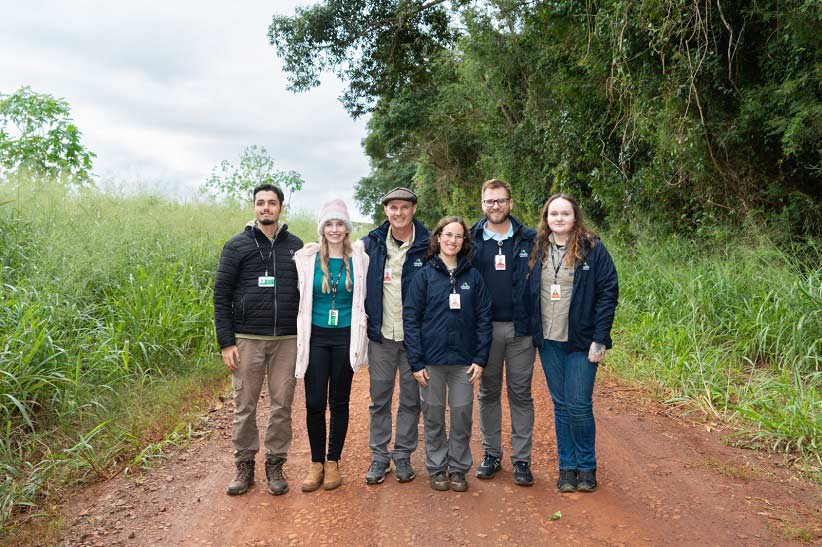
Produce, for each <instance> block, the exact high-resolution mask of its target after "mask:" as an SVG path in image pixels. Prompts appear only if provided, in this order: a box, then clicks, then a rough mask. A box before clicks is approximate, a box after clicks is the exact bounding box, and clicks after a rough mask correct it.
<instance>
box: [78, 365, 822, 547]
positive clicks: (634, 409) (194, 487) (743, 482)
mask: <svg viewBox="0 0 822 547" xmlns="http://www.w3.org/2000/svg"><path fill="white" fill-rule="evenodd" d="M533 392H534V399H535V405H536V415H537V421H536V425H535V433H534V447H533V454H534V457H533V460H534V463H533V471H534V475H535V479H536V484H535V486H533V487H531V488H524V487H518V486H515V485H514V484H513V482H512V476H511V466H510V462H508V461H507V460H506V461H504V462H503V472H502V473H501V474H498V475H497V477H496V478H495V479H494V480H492V481H479V480H478V479H476V478H475V477H474V474H473V470H472V473H471V474H469V490H468V492H465V493H456V492H435V491H433V490H432V489H431V488H430V487H429V485H428V481H427V478H426V476H425V472H424V471H425V470H424V465H423V443H422V425H420V448H419V450H418V451H417V452H416V453H415V454H414V455H413V458H412V463H413V465H414V467H415V468H416V469H417V473H418V476H417V478H416V480H414V481H413V482H411V483H408V484H399V483H398V482H397V481H396V480H395V478H394V475H393V474H391V475H389V476H388V478H387V479H386V481H385V483H384V484H382V485H379V486H367V485H366V484H365V481H364V474H365V471H366V469H367V467H368V464H369V461H370V451H369V449H368V404H369V397H368V371H367V369H364V370H363V371H362V372H360V373H357V374H356V375H355V378H354V386H353V390H352V396H351V425H350V428H349V432H348V439H347V442H346V446H345V450H344V452H343V461H342V474H343V479H344V481H345V482H344V483H343V486H342V487H341V488H339V489H338V490H335V491H331V492H326V491H323V490H322V489H321V490H319V491H317V492H313V493H310V494H304V493H302V492H300V488H299V487H300V482H301V481H302V478H303V474H304V472H305V471H306V469H307V466H308V462H309V459H310V455H309V448H308V439H307V436H306V432H305V411H304V406H303V402H304V396H303V390H302V386H301V384H300V383H298V388H297V393H296V395H295V399H294V407H295V408H294V410H295V411H294V441H293V444H292V449H291V453H290V455H289V460H288V463H287V464H286V466H285V470H286V473H287V475H288V477H289V482H290V486H291V491H290V492H289V493H287V494H285V495H284V496H278V497H272V496H270V495H268V494H267V492H266V490H265V482H264V470H263V466H262V462H261V461H260V458H258V462H257V483H256V485H255V487H254V488H252V489H251V490H250V491H249V492H248V493H247V494H246V495H244V496H239V497H229V496H227V495H225V493H224V491H225V486H226V484H227V483H228V482H229V480H231V478H232V476H233V467H232V456H231V441H230V430H231V410H232V408H231V404H230V403H228V404H226V405H225V408H221V409H219V410H216V411H214V412H212V413H210V414H209V416H208V422H207V424H208V425H207V426H206V430H205V431H204V433H205V435H204V436H203V437H202V438H201V439H197V440H195V441H194V442H193V443H191V445H190V446H188V447H187V448H186V449H184V450H182V451H180V452H178V453H175V454H173V455H172V456H171V458H170V459H169V461H167V462H166V463H165V464H163V465H162V466H160V467H157V468H156V469H154V470H152V471H151V472H149V473H146V474H144V475H140V476H137V477H130V478H124V477H120V478H116V479H113V480H111V481H109V482H107V483H105V484H101V485H96V486H94V487H92V488H90V489H88V490H87V491H86V492H84V493H82V494H80V495H79V496H78V497H77V498H75V499H73V500H68V501H67V504H66V505H67V517H66V518H67V521H66V522H67V524H69V526H67V527H66V528H67V531H68V535H67V536H66V537H64V539H63V540H62V545H65V546H66V547H75V546H81V545H83V546H109V545H128V546H132V545H134V546H138V545H140V546H142V545H145V546H149V545H150V546H154V545H185V546H189V545H191V546H200V545H205V546H232V545H233V546H238V547H239V546H251V545H254V546H258V545H259V546H263V545H266V546H298V545H319V546H323V545H328V546H331V545H334V546H337V545H356V546H394V545H419V546H439V545H443V546H444V545H449V546H450V545H504V546H506V547H514V546H518V545H608V546H618V545H785V544H800V543H799V542H798V541H797V540H795V539H792V538H794V537H796V534H797V533H798V531H799V530H802V531H804V535H805V537H806V538H809V541H810V542H814V541H817V542H818V541H820V538H822V509H820V508H822V493H821V491H820V488H819V487H818V486H816V485H813V484H810V483H808V482H806V481H804V480H801V479H798V478H796V477H795V476H793V475H792V474H791V473H790V471H788V470H787V469H785V468H784V467H783V466H781V465H780V461H779V459H778V458H772V457H769V456H768V455H765V454H759V453H756V452H751V451H746V450H741V449H734V448H730V447H728V446H726V445H724V444H723V443H722V442H721V439H720V433H718V432H716V431H708V428H706V427H705V426H704V425H702V424H694V423H689V422H686V421H683V420H679V419H676V418H671V417H669V416H667V415H665V413H664V412H663V408H662V407H661V406H659V405H656V404H653V403H649V402H647V401H645V402H642V401H643V400H644V396H643V394H642V392H641V391H639V390H637V389H634V388H631V387H628V386H626V385H623V384H621V383H619V382H617V381H615V380H612V379H607V378H604V377H603V376H601V377H600V379H599V380H598V384H597V390H596V394H595V403H594V411H595V414H596V418H597V433H598V434H597V444H598V446H597V454H598V460H599V462H598V463H599V470H598V478H599V480H600V488H599V490H598V491H597V492H595V493H592V494H579V493H574V494H560V493H558V492H557V491H556V488H555V486H554V483H555V481H556V471H555V469H556V447H555V444H554V439H553V419H552V417H551V409H550V406H551V405H550V402H549V397H548V393H547V388H546V386H545V378H544V376H543V374H542V372H541V370H540V369H539V364H537V367H536V370H535V373H534V389H533ZM395 398H396V397H395ZM503 404H507V400H505V399H504V402H503ZM266 406H267V405H266V401H261V408H265V407H266ZM503 415H504V416H505V419H506V420H507V415H508V412H507V409H506V410H505V411H504V413H503ZM258 419H259V423H260V424H261V426H262V424H264V423H265V416H264V415H263V414H261V415H260V416H258ZM507 427H508V424H507V422H506V423H505V424H504V431H505V428H507ZM261 430H262V427H261ZM472 441H473V442H472V450H473V455H474V460H475V467H476V463H477V462H478V461H479V459H480V458H481V457H482V452H481V445H480V442H479V419H478V418H477V414H476V404H475V406H474V434H473V438H472ZM506 442H507V441H506ZM504 450H505V451H506V453H507V454H510V447H509V446H504ZM557 511H561V512H562V517H561V518H560V519H557V520H554V521H551V520H550V519H549V517H550V516H551V515H553V514H554V513H556V512H557ZM806 541H808V539H806Z"/></svg>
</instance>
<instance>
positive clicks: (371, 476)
mask: <svg viewBox="0 0 822 547" xmlns="http://www.w3.org/2000/svg"><path fill="white" fill-rule="evenodd" d="M390 472H391V464H389V463H388V462H378V461H377V460H374V461H372V462H371V467H369V468H368V472H367V473H366V474H365V482H366V483H367V484H380V483H382V481H384V480H385V475H387V474H388V473H390Z"/></svg>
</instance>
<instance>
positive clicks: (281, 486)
mask: <svg viewBox="0 0 822 547" xmlns="http://www.w3.org/2000/svg"><path fill="white" fill-rule="evenodd" d="M284 463H285V458H280V457H277V456H268V457H266V459H265V478H266V480H267V481H268V493H269V494H271V495H272V496H279V495H281V494H285V493H286V492H288V481H287V480H286V477H285V473H283V464H284Z"/></svg>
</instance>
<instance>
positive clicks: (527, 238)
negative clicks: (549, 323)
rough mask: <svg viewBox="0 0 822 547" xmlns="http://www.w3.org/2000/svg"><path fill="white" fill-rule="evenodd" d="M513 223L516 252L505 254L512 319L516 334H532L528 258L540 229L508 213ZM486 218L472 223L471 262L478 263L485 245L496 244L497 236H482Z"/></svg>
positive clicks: (475, 264)
mask: <svg viewBox="0 0 822 547" xmlns="http://www.w3.org/2000/svg"><path fill="white" fill-rule="evenodd" d="M508 218H510V219H511V224H512V227H513V229H514V235H513V237H512V239H513V246H512V248H513V250H514V253H513V254H514V256H513V257H508V258H506V261H508V262H507V264H511V268H513V270H512V272H511V273H512V278H513V285H512V287H511V290H512V291H513V302H514V307H513V310H512V311H513V320H514V335H515V336H530V334H531V308H532V307H533V305H532V304H531V298H529V294H528V260H529V258H530V257H531V252H532V250H533V248H534V241H535V240H536V238H537V231H536V230H534V229H533V228H529V227H528V226H525V225H524V224H523V223H522V222H520V220H519V219H518V218H516V217H514V216H513V215H511V216H509V217H508ZM483 224H484V221H483V220H481V221H479V222H477V223H476V224H474V226H472V227H471V249H472V254H471V262H472V263H473V264H474V266H477V261H478V260H479V258H480V256H481V254H482V249H483V246H484V245H489V244H490V245H494V246H495V247H496V245H497V242H496V241H494V240H490V239H489V240H488V241H484V240H483V239H482V226H483Z"/></svg>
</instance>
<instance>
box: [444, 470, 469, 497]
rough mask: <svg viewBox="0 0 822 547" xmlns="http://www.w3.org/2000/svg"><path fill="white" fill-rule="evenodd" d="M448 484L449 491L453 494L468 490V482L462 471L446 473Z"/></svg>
mask: <svg viewBox="0 0 822 547" xmlns="http://www.w3.org/2000/svg"><path fill="white" fill-rule="evenodd" d="M448 482H450V483H451V490H453V491H454V492H465V491H466V490H468V481H467V480H465V473H463V472H462V471H451V472H450V473H448Z"/></svg>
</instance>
